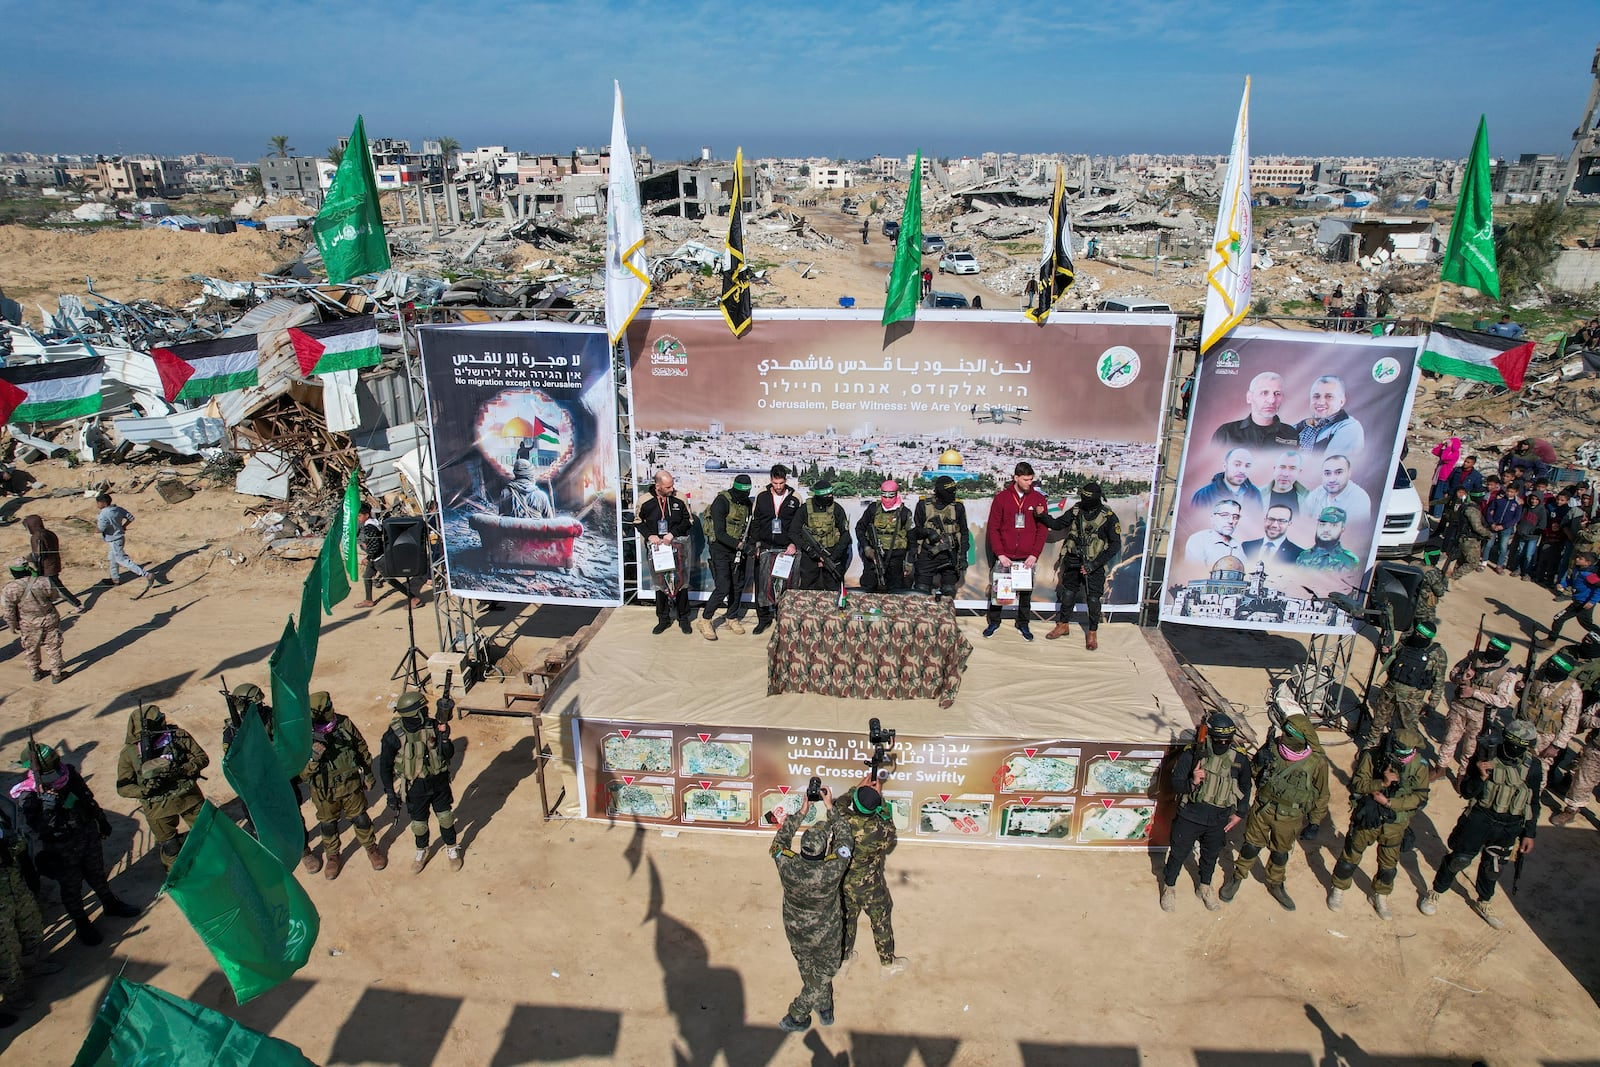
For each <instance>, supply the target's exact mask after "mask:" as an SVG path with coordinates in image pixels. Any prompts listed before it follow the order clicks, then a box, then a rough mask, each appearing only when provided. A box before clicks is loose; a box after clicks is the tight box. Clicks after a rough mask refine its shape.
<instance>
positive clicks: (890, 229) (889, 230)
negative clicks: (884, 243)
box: [883, 219, 900, 240]
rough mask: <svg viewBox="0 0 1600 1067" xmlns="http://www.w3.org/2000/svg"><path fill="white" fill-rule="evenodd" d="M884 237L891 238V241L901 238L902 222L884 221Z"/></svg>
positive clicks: (897, 220) (895, 220) (894, 220)
mask: <svg viewBox="0 0 1600 1067" xmlns="http://www.w3.org/2000/svg"><path fill="white" fill-rule="evenodd" d="M883 235H884V236H885V237H887V238H889V239H890V240H893V239H894V238H896V237H899V236H900V220H899V219H884V220H883Z"/></svg>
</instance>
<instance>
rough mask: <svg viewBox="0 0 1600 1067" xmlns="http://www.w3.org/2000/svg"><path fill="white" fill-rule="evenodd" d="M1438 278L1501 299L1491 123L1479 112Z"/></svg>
mask: <svg viewBox="0 0 1600 1067" xmlns="http://www.w3.org/2000/svg"><path fill="white" fill-rule="evenodd" d="M1439 280H1440V281H1442V282H1455V283H1456V284H1457V285H1465V286H1466V287H1467V288H1469V289H1476V290H1478V292H1480V293H1483V294H1485V295H1487V296H1492V297H1494V298H1495V299H1496V300H1499V299H1500V271H1499V268H1498V267H1496V265H1495V259H1494V200H1493V191H1492V190H1491V189H1490V186H1489V123H1488V120H1487V119H1485V118H1484V117H1483V116H1482V115H1480V116H1478V135H1477V136H1476V137H1474V138H1473V139H1472V154H1471V155H1470V156H1468V157H1467V173H1466V177H1465V178H1464V179H1463V180H1462V182H1461V196H1460V198H1459V199H1457V200H1456V217H1455V219H1454V221H1452V222H1451V224H1450V242H1449V244H1447V245H1445V249H1444V262H1443V263H1442V264H1441V265H1440V268H1439Z"/></svg>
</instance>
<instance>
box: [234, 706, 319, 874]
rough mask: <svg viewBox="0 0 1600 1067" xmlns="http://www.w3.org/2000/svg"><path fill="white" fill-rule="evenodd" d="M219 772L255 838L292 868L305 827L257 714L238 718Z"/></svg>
mask: <svg viewBox="0 0 1600 1067" xmlns="http://www.w3.org/2000/svg"><path fill="white" fill-rule="evenodd" d="M304 766H305V765H304V764H301V767H304ZM222 774H223V777H225V778H227V779H228V784H229V785H231V786H233V791H234V792H235V793H238V794H239V799H240V800H242V801H244V806H245V808H246V809H247V810H248V811H249V812H250V823H251V825H252V826H254V827H255V832H256V840H258V841H260V842H261V843H262V844H263V845H264V846H266V849H267V851H268V852H271V853H272V854H273V855H274V856H276V857H277V858H278V862H279V863H281V864H283V869H284V870H286V871H292V870H294V865H295V864H296V863H298V862H300V854H301V853H302V852H304V851H305V848H306V827H305V823H303V822H301V821H300V802H299V800H297V799H296V798H295V795H294V786H292V785H290V784H289V779H287V778H285V777H284V776H283V774H282V772H281V771H280V770H279V768H278V755H277V753H276V752H275V751H274V750H273V745H272V739H271V738H269V737H268V736H267V728H266V727H265V726H263V725H262V723H261V716H259V715H256V714H253V713H252V714H247V715H245V716H243V718H242V719H241V720H240V722H239V729H238V730H237V731H236V732H235V733H234V735H233V743H232V744H231V745H229V746H228V751H226V752H224V753H223V754H222Z"/></svg>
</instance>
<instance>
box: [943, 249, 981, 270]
mask: <svg viewBox="0 0 1600 1067" xmlns="http://www.w3.org/2000/svg"><path fill="white" fill-rule="evenodd" d="M979 269H980V268H979V267H978V257H977V256H975V255H973V254H972V253H971V252H946V253H945V254H944V258H943V259H941V260H939V273H940V274H977V273H978V271H979Z"/></svg>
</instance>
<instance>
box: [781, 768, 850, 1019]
mask: <svg viewBox="0 0 1600 1067" xmlns="http://www.w3.org/2000/svg"><path fill="white" fill-rule="evenodd" d="M832 799H833V796H832V794H831V793H830V792H829V791H828V789H827V787H826V786H824V785H822V783H821V782H819V781H817V780H816V779H813V780H812V785H811V788H809V789H807V790H806V799H805V802H804V803H803V804H801V805H800V810H799V811H796V812H795V813H794V814H792V815H790V816H789V817H788V818H787V819H785V820H784V822H783V826H781V827H780V828H779V829H778V836H777V837H776V838H775V839H774V840H773V842H772V848H771V855H772V859H773V862H774V863H776V864H777V865H778V879H779V881H781V882H782V883H783V932H784V934H785V935H786V936H787V937H788V938H789V951H790V952H792V953H794V960H795V963H797V964H799V966H800V980H801V982H802V983H803V984H802V986H801V989H800V995H799V996H797V997H795V998H794V1000H793V1001H791V1002H790V1004H789V1011H788V1013H787V1014H785V1015H784V1017H783V1018H782V1019H780V1020H778V1026H779V1028H780V1029H783V1030H785V1031H787V1032H789V1033H799V1032H800V1031H802V1030H805V1029H807V1028H808V1027H809V1026H810V1025H811V1009H812V1008H816V1009H817V1015H818V1016H819V1017H820V1018H821V1020H822V1025H823V1026H832V1025H833V976H834V975H835V974H837V973H839V958H840V948H839V931H840V929H841V927H842V926H843V924H844V917H843V910H842V906H841V899H842V898H841V894H840V883H841V882H843V881H844V875H845V868H846V867H848V866H849V864H850V847H849V845H848V844H847V843H846V842H847V841H848V837H849V834H848V831H847V830H846V829H845V827H844V825H843V817H842V816H841V815H840V814H839V812H838V810H837V809H836V808H833V807H832V806H831V802H832ZM818 800H820V801H821V802H822V803H823V804H824V805H825V807H824V809H823V810H824V811H826V812H827V816H826V817H825V818H824V819H823V820H822V821H821V822H819V823H817V824H816V825H815V826H813V827H811V828H810V829H808V830H807V831H806V832H805V833H804V834H802V835H801V837H800V850H799V851H798V852H796V851H795V850H793V849H792V848H790V847H789V846H790V845H791V844H793V843H794V836H795V832H796V831H798V830H799V829H800V825H801V824H802V823H803V822H804V821H805V818H806V815H807V814H808V813H809V812H810V811H811V805H812V803H813V802H814V801H818Z"/></svg>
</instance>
